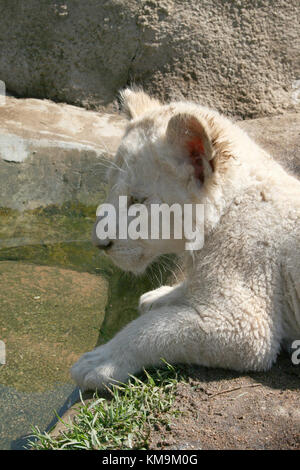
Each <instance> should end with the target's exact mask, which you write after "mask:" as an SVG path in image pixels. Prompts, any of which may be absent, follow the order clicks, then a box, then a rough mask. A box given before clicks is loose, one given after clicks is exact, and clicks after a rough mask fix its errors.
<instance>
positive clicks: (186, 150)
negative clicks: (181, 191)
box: [166, 113, 214, 183]
mask: <svg viewBox="0 0 300 470" xmlns="http://www.w3.org/2000/svg"><path fill="white" fill-rule="evenodd" d="M166 137H167V140H168V142H169V143H170V144H173V145H176V146H177V147H178V149H179V151H180V152H181V154H182V155H183V156H184V157H185V158H188V159H189V162H190V163H191V164H192V165H193V167H194V170H195V176H196V178H197V179H199V180H200V181H201V182H202V183H203V182H204V179H205V177H206V176H207V175H209V174H211V173H212V172H213V171H214V163H213V157H214V155H213V147H212V144H211V140H210V138H209V134H208V131H207V128H206V124H205V122H202V121H201V120H200V119H199V118H198V117H196V116H194V115H192V114H188V113H179V114H176V115H175V116H173V117H172V118H171V119H170V121H169V123H168V127H167V133H166Z"/></svg>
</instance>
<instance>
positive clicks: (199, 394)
mask: <svg viewBox="0 0 300 470" xmlns="http://www.w3.org/2000/svg"><path fill="white" fill-rule="evenodd" d="M299 392H300V367H299V366H293V365H292V363H291V361H290V358H289V357H288V356H283V355H282V356H281V357H280V358H279V360H278V362H277V364H276V365H275V366H274V367H273V368H272V369H271V371H269V372H266V373H251V374H247V375H244V374H238V373H234V372H231V371H224V370H217V369H207V368H202V367H201V368H196V367H189V368H188V370H187V382H186V383H179V384H178V388H177V392H176V400H175V403H174V409H178V410H179V411H180V414H179V417H178V418H174V419H173V420H172V422H171V425H170V427H168V429H166V428H164V427H157V429H153V430H152V431H151V435H150V448H151V449H160V450H167V449H178V450H189V449H190V450H193V449H300V407H299V405H300V393H299Z"/></svg>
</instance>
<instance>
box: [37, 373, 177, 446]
mask: <svg viewBox="0 0 300 470" xmlns="http://www.w3.org/2000/svg"><path fill="white" fill-rule="evenodd" d="M166 366H167V367H166V368H165V369H158V370H155V371H153V372H152V373H151V374H150V373H149V372H147V371H145V372H144V376H143V378H142V380H141V379H140V378H137V377H131V379H130V380H129V382H128V383H127V384H119V385H114V386H113V388H112V389H111V390H110V398H101V397H98V396H97V395H95V396H94V398H93V401H92V402H91V403H88V404H85V403H84V402H82V403H81V405H79V407H78V414H77V415H76V417H75V419H74V421H73V423H72V424H67V423H64V424H65V426H66V431H63V432H61V433H60V435H59V436H58V437H52V436H51V433H50V434H49V433H46V432H40V431H39V429H38V428H35V430H34V434H33V436H34V437H35V438H37V441H35V442H33V441H32V442H31V448H32V449H35V450H55V449H82V450H92V449H97V450H114V449H115V450H116V449H122V450H125V449H147V448H148V446H149V433H150V430H151V429H153V427H154V426H155V425H157V424H160V425H164V426H166V427H168V425H169V423H170V420H171V418H172V417H174V415H176V414H178V411H176V410H174V409H173V408H172V404H173V402H174V398H175V391H176V387H177V383H178V381H179V380H182V377H181V376H180V377H179V373H178V369H177V370H176V369H175V368H174V367H172V366H171V365H169V364H166ZM60 420H61V419H60Z"/></svg>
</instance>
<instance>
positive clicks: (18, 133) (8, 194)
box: [0, 98, 125, 210]
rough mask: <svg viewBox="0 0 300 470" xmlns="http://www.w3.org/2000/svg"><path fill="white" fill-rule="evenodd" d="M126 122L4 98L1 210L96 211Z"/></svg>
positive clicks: (71, 108)
mask: <svg viewBox="0 0 300 470" xmlns="http://www.w3.org/2000/svg"><path fill="white" fill-rule="evenodd" d="M124 126H125V121H124V120H123V119H122V118H120V117H119V116H117V115H109V114H101V115H100V114H98V113H95V112H92V111H86V110H84V109H82V108H77V107H74V106H70V105H58V104H55V103H52V102H50V101H47V100H44V101H43V100H33V99H28V100H17V99H14V98H7V99H6V104H5V106H1V107H0V206H2V207H8V208H12V209H18V210H26V209H35V208H36V207H40V206H47V205H50V204H62V203H64V202H66V201H76V200H77V201H79V202H81V203H83V204H86V205H97V204H98V203H99V202H100V201H101V199H102V198H103V191H104V184H105V171H106V167H107V158H108V157H111V156H112V154H113V153H114V152H115V150H116V148H117V146H118V144H119V140H120V137H121V136H122V134H123V129H124Z"/></svg>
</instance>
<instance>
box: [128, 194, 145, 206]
mask: <svg viewBox="0 0 300 470" xmlns="http://www.w3.org/2000/svg"><path fill="white" fill-rule="evenodd" d="M146 199H147V198H146V197H137V196H131V198H130V199H129V205H130V206H132V205H133V204H143V203H144V202H145V201H146Z"/></svg>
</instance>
